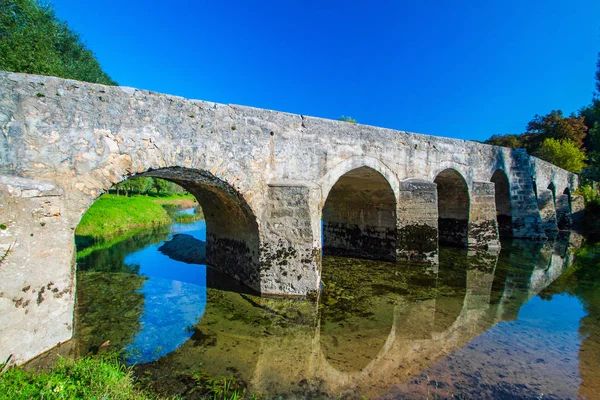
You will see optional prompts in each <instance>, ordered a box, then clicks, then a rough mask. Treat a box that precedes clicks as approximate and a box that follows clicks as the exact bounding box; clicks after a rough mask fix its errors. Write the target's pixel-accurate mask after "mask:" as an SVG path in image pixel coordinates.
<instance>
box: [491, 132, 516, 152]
mask: <svg viewBox="0 0 600 400" xmlns="http://www.w3.org/2000/svg"><path fill="white" fill-rule="evenodd" d="M484 143H486V144H492V145H494V146H502V147H511V148H513V149H518V148H522V147H525V141H524V140H523V135H513V134H508V135H493V136H492V137H491V138H489V139H488V140H486V141H485V142H484Z"/></svg>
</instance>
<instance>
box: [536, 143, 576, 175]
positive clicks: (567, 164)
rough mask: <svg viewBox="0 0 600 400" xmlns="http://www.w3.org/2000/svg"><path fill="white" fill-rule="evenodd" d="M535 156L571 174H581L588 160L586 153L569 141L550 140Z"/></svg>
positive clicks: (543, 144)
mask: <svg viewBox="0 0 600 400" xmlns="http://www.w3.org/2000/svg"><path fill="white" fill-rule="evenodd" d="M535 155H536V156H538V157H539V158H541V159H542V160H546V161H548V162H551V163H552V164H554V165H557V166H559V167H561V168H563V169H566V170H567V171H571V172H580V171H581V170H582V169H583V168H584V167H585V161H586V160H587V157H586V155H585V153H584V152H583V151H582V150H581V149H580V148H579V147H578V146H577V144H575V143H573V142H572V141H571V140H569V139H563V140H557V139H553V138H548V139H546V140H544V141H543V142H542V145H541V146H540V148H539V150H538V151H537V153H536V154H535Z"/></svg>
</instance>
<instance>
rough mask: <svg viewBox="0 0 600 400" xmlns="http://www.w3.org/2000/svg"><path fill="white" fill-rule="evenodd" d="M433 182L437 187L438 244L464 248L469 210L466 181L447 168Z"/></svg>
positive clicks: (466, 239)
mask: <svg viewBox="0 0 600 400" xmlns="http://www.w3.org/2000/svg"><path fill="white" fill-rule="evenodd" d="M433 182H434V183H435V184H436V185H437V201H438V235H439V236H438V237H439V243H440V244H446V245H450V246H458V247H466V246H467V244H468V232H469V210H470V196H469V187H468V185H467V181H466V180H465V178H464V177H463V176H462V175H461V173H460V172H458V171H457V170H456V169H454V168H447V169H445V170H443V171H441V172H440V173H439V174H438V175H437V176H436V177H435V179H434V181H433Z"/></svg>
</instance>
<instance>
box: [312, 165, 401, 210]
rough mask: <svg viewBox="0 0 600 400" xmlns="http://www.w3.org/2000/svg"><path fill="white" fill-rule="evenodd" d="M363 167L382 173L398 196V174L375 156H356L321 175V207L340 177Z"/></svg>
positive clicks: (396, 196) (395, 195)
mask: <svg viewBox="0 0 600 400" xmlns="http://www.w3.org/2000/svg"><path fill="white" fill-rule="evenodd" d="M361 167H369V168H371V169H372V170H375V171H377V172H378V173H379V174H381V176H383V177H384V178H385V179H386V181H387V183H388V185H389V186H390V187H391V189H392V191H393V193H394V197H395V198H398V193H399V192H400V183H399V181H398V178H397V177H396V174H395V173H394V172H393V171H392V170H391V169H390V168H389V167H388V166H387V165H385V164H384V163H383V162H381V161H380V160H378V159H376V158H373V157H368V156H355V157H350V158H347V159H345V160H344V161H342V162H340V163H339V164H337V165H336V166H335V167H333V168H332V169H330V170H329V171H328V172H327V173H326V174H325V175H324V176H323V177H321V179H320V180H319V186H320V187H321V207H323V206H324V204H325V201H326V200H327V198H328V197H329V192H330V191H331V189H332V188H333V186H334V185H335V184H336V183H337V182H338V181H339V179H340V178H341V177H342V176H343V175H345V174H347V173H348V172H350V171H352V170H354V169H358V168H361Z"/></svg>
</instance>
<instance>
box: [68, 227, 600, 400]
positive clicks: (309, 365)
mask: <svg viewBox="0 0 600 400" xmlns="http://www.w3.org/2000/svg"><path fill="white" fill-rule="evenodd" d="M177 234H179V235H178V236H175V235H177ZM205 234H206V228H205V225H204V221H197V222H195V223H192V224H187V225H183V224H173V225H172V226H171V227H168V228H161V229H158V230H148V231H142V232H140V233H138V234H137V235H135V236H133V237H131V238H129V239H127V240H126V241H124V242H121V243H118V244H116V245H114V246H112V247H110V248H109V249H105V250H98V251H95V252H93V253H92V254H90V255H89V256H87V257H85V258H83V259H81V260H78V272H77V279H78V283H77V310H76V324H75V330H76V341H75V342H76V346H77V353H78V354H88V353H96V352H98V351H99V350H101V349H102V348H103V347H106V346H107V345H108V346H109V347H110V349H112V350H117V351H120V350H123V351H124V354H125V357H124V359H125V362H127V363H128V364H133V365H135V367H134V370H135V372H136V374H137V375H138V377H139V379H140V380H143V381H144V382H147V383H148V384H149V385H150V386H152V387H153V389H154V390H156V391H158V392H159V393H160V394H164V395H181V396H184V397H188V398H193V397H194V396H196V395H198V393H197V391H195V388H196V387H197V379H198V377H199V376H212V377H215V378H218V377H222V376H225V377H232V378H234V379H235V380H236V381H237V382H238V383H239V384H241V385H243V386H245V387H247V391H248V393H259V394H261V395H263V396H265V398H279V397H281V398H365V397H366V398H381V399H396V398H408V399H412V398H415V399H423V398H478V399H480V398H506V399H532V398H533V399H535V398H543V399H569V398H573V399H575V398H589V399H594V398H600V365H599V364H600V363H599V361H600V268H599V266H600V257H599V256H598V253H600V249H598V248H596V249H595V248H590V247H588V248H585V249H581V250H578V251H577V257H575V256H574V253H575V250H576V249H574V248H572V247H571V245H570V244H569V240H570V237H569V234H566V233H565V234H561V235H559V238H558V240H556V241H553V242H545V243H539V242H531V241H516V240H515V241H512V242H503V246H502V251H501V252H500V254H493V253H486V252H473V251H471V252H467V251H465V250H459V249H451V248H442V249H441V250H440V255H439V264H438V265H434V266H431V265H425V264H415V263H390V262H380V261H368V260H359V259H352V258H342V257H332V256H325V257H324V258H323V272H322V273H323V290H322V293H321V294H320V296H319V298H318V299H317V298H311V299H296V298H261V297H259V296H256V295H255V294H254V293H252V292H251V291H250V290H249V289H247V288H245V287H244V286H242V285H240V284H238V283H236V282H235V281H233V279H232V278H229V277H227V276H226V275H223V274H220V273H218V272H217V271H215V270H214V269H212V268H210V267H206V266H205V265H200V264H188V263H185V262H182V261H176V260H186V261H190V259H189V258H190V255H189V254H187V255H186V254H180V253H182V252H183V253H185V250H182V249H183V248H188V250H189V247H190V243H191V244H192V245H194V244H197V246H196V247H197V248H202V245H203V240H204V239H205ZM186 235H187V236H186ZM165 242H167V243H170V244H172V245H173V244H177V243H180V244H181V245H180V246H179V247H178V246H172V247H171V248H170V249H165V248H162V249H161V246H163V245H164V244H165ZM159 249H161V250H159ZM173 249H175V250H173ZM163 253H167V254H168V256H167V255H165V254H163ZM194 256H195V257H196V258H198V254H195V255H194ZM107 341H109V344H107Z"/></svg>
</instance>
